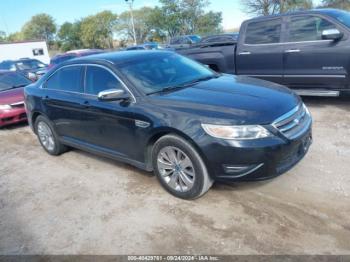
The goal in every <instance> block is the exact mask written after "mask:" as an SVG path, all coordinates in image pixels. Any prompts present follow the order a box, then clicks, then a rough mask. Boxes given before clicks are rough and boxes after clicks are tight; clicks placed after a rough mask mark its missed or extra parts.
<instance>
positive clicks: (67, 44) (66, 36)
mask: <svg viewBox="0 0 350 262" xmlns="http://www.w3.org/2000/svg"><path fill="white" fill-rule="evenodd" d="M80 32H81V22H80V21H77V22H75V23H69V22H66V23H64V24H63V25H62V26H61V27H60V30H59V31H58V33H57V37H58V39H59V42H60V49H61V50H62V51H69V50H72V49H79V48H80V47H81V46H82V41H81V39H80Z"/></svg>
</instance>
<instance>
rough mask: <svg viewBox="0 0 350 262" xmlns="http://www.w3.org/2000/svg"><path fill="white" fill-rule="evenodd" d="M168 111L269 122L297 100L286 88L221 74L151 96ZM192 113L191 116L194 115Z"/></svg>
mask: <svg viewBox="0 0 350 262" xmlns="http://www.w3.org/2000/svg"><path fill="white" fill-rule="evenodd" d="M151 99H152V103H154V104H159V105H163V106H164V107H165V108H167V109H168V110H177V111H179V110H180V111H183V112H187V113H189V114H194V115H196V116H198V117H200V118H202V119H203V118H210V120H207V121H210V122H215V123H230V124H270V123H271V122H273V121H274V120H276V119H277V118H278V117H280V116H281V115H283V114H285V113H286V112H288V111H290V110H292V109H293V108H294V107H296V106H297V105H298V104H299V103H300V101H301V100H300V98H299V96H297V95H296V94H295V93H294V92H293V91H291V90H289V89H288V88H286V87H283V86H281V85H278V84H274V83H271V82H267V81H263V80H258V79H254V78H250V77H244V76H233V75H222V76H220V77H218V78H215V79H211V80H209V81H203V82H199V83H197V84H195V85H193V86H191V87H187V88H184V89H180V90H177V91H174V92H168V93H163V94H155V95H152V96H151ZM196 116H195V117H196Z"/></svg>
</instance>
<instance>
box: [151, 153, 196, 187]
mask: <svg viewBox="0 0 350 262" xmlns="http://www.w3.org/2000/svg"><path fill="white" fill-rule="evenodd" d="M157 167H158V171H159V173H160V176H161V179H163V180H164V182H165V183H166V184H167V185H168V186H169V187H170V188H172V189H174V190H176V191H179V192H187V191H189V190H191V189H192V187H193V185H194V182H195V170H194V166H193V163H192V161H191V159H190V158H189V157H188V156H187V155H186V154H185V153H184V152H183V151H182V150H180V149H179V148H177V147H174V146H167V147H164V148H162V149H161V150H160V151H159V153H158V156H157Z"/></svg>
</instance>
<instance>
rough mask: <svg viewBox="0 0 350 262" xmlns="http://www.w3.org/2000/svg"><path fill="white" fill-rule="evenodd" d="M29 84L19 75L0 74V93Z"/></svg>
mask: <svg viewBox="0 0 350 262" xmlns="http://www.w3.org/2000/svg"><path fill="white" fill-rule="evenodd" d="M30 83H31V82H30V81H29V80H28V79H27V78H25V77H24V76H22V75H20V74H15V73H8V74H0V92H1V91H5V90H9V89H12V88H18V87H23V86H26V85H29V84H30Z"/></svg>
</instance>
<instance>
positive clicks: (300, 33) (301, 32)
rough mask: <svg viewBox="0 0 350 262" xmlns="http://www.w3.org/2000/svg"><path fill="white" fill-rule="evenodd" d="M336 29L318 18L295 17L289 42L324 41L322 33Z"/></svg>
mask: <svg viewBox="0 0 350 262" xmlns="http://www.w3.org/2000/svg"><path fill="white" fill-rule="evenodd" d="M334 28H336V27H335V25H333V24H332V23H331V22H329V21H328V20H326V19H323V18H321V17H318V16H294V17H292V18H291V21H290V23H289V37H288V42H303V41H315V40H322V31H323V30H327V29H334Z"/></svg>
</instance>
